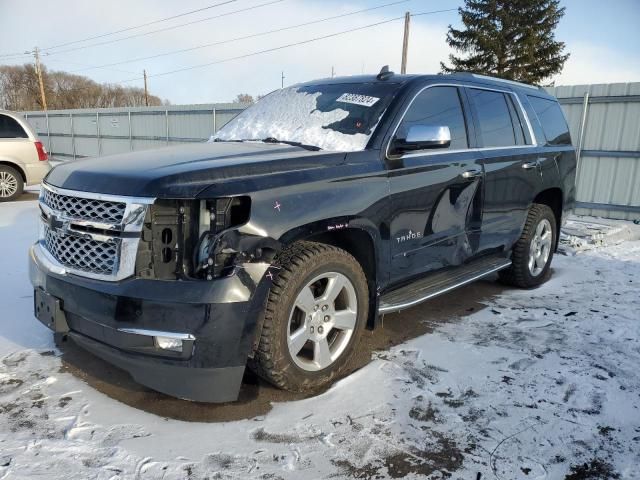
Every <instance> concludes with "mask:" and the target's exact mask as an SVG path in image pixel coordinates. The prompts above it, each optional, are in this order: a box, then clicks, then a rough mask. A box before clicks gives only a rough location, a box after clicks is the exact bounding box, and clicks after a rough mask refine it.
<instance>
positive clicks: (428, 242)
mask: <svg viewBox="0 0 640 480" xmlns="http://www.w3.org/2000/svg"><path fill="white" fill-rule="evenodd" d="M479 160H480V155H479V154H478V152H475V151H472V150H469V151H466V152H456V153H439V154H435V155H434V154H430V155H429V154H428V155H423V156H412V157H409V158H404V159H402V160H398V162H402V164H401V165H398V166H397V168H395V169H393V170H391V171H390V173H389V182H390V190H391V192H390V199H391V208H392V212H393V216H392V219H391V229H390V230H391V235H390V236H391V239H390V241H391V257H392V260H391V263H392V269H393V270H392V273H391V279H392V281H393V280H394V279H396V280H399V279H402V278H407V277H411V276H417V275H421V274H423V273H425V272H429V271H432V270H438V269H441V268H445V267H449V266H454V265H460V264H461V263H463V262H464V261H466V260H468V259H469V258H471V257H473V256H474V255H475V254H476V252H477V249H478V232H479V227H480V222H481V211H482V198H481V192H482V189H481V188H480V185H481V178H482V176H481V175H480V176H477V177H475V178H465V177H464V176H463V174H464V173H465V172H470V171H480V172H481V170H482V165H481V163H480V161H479Z"/></svg>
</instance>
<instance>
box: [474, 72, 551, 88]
mask: <svg viewBox="0 0 640 480" xmlns="http://www.w3.org/2000/svg"><path fill="white" fill-rule="evenodd" d="M471 76H472V77H474V78H477V79H478V80H491V81H494V82H503V83H508V84H510V85H515V86H517V87H526V88H532V89H533V90H537V91H540V88H539V87H536V86H535V85H529V84H528V83H523V82H517V81H515V80H509V79H507V78H498V77H490V76H489V75H480V74H479V73H472V74H471Z"/></svg>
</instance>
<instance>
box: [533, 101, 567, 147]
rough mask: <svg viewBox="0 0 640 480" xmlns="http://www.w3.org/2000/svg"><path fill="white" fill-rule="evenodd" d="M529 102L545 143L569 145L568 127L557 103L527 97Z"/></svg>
mask: <svg viewBox="0 0 640 480" xmlns="http://www.w3.org/2000/svg"><path fill="white" fill-rule="evenodd" d="M529 102H530V103H531V106H532V107H533V110H534V111H535V112H536V115H537V116H538V120H540V124H541V125H542V130H543V131H544V136H545V137H547V143H549V144H551V145H571V135H570V134H569V127H568V126H567V121H566V120H565V119H564V115H563V114H562V109H561V108H560V105H559V104H558V102H556V101H554V100H547V99H546V98H539V97H529Z"/></svg>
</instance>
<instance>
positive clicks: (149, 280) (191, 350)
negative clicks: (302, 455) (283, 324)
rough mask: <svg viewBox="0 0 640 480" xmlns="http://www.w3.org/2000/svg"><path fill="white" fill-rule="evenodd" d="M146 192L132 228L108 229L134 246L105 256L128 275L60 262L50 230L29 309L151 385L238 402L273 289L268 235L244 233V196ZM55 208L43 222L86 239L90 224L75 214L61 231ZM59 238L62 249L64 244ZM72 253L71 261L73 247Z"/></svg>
mask: <svg viewBox="0 0 640 480" xmlns="http://www.w3.org/2000/svg"><path fill="white" fill-rule="evenodd" d="M60 194H62V193H60ZM64 195H65V197H64V198H65V201H66V202H71V201H73V202H75V203H73V204H74V205H75V204H76V203H78V202H84V203H83V204H85V203H86V204H90V205H98V204H100V202H104V201H106V200H104V199H95V198H90V197H89V195H90V194H87V193H85V192H79V191H68V190H67V191H65V192H64ZM109 200H110V201H112V200H114V199H109ZM147 200H148V201H147V203H146V204H145V205H144V208H143V209H141V210H140V212H141V215H140V217H139V218H138V222H137V223H136V227H137V229H138V231H130V230H126V229H124V230H126V231H124V230H123V231H124V233H122V234H120V236H117V235H116V234H117V233H119V231H116V230H113V231H110V234H111V235H112V236H116V239H115V240H113V243H114V245H116V246H117V245H120V244H124V243H125V240H126V241H127V242H129V243H130V244H131V245H134V244H137V248H130V249H124V248H121V249H119V250H118V249H116V248H115V247H113V248H112V250H114V252H115V253H114V255H113V257H109V259H110V261H112V263H113V264H114V265H121V264H124V265H125V266H127V268H130V269H129V270H128V271H127V272H128V274H127V275H126V277H123V276H121V273H122V272H123V271H124V270H114V272H115V273H114V274H113V275H101V276H100V277H99V278H97V277H96V276H95V275H94V276H89V275H88V274H87V273H86V272H84V271H82V270H80V269H78V268H76V269H72V268H70V267H68V266H66V265H63V264H61V263H60V261H59V260H58V259H57V258H58V257H54V256H52V255H51V252H49V251H48V250H47V245H48V244H47V243H46V241H45V240H46V239H45V240H42V239H41V240H40V241H38V242H37V243H36V244H34V245H33V246H32V248H31V252H30V277H31V282H32V284H33V286H34V291H35V294H34V306H35V308H36V316H37V318H39V319H40V320H41V321H42V322H43V323H44V324H45V325H46V326H47V327H48V328H50V329H52V330H53V331H54V332H55V333H57V334H59V335H65V336H67V337H69V338H71V339H72V340H73V341H74V342H75V343H76V344H78V345H80V346H81V347H83V348H85V349H87V350H89V351H91V352H93V353H94V354H96V355H98V356H100V357H102V358H103V359H105V360H107V361H108V362H110V363H113V364H114V365H117V366H119V367H121V368H123V369H124V370H126V371H128V372H129V373H130V374H131V375H132V376H133V377H134V379H135V380H136V381H137V382H139V383H141V384H143V385H147V386H149V387H151V388H153V389H154V390H158V391H161V392H164V393H167V394H169V395H173V396H177V397H180V398H186V399H190V400H197V401H205V402H226V401H231V400H235V399H236V398H237V395H238V392H239V389H240V385H241V380H242V376H243V373H244V369H245V366H246V361H247V358H248V357H249V356H250V355H251V352H252V350H253V348H254V346H255V344H254V342H255V335H256V331H257V329H258V326H259V322H260V318H261V317H262V311H263V308H264V303H265V300H266V297H267V294H268V291H269V288H270V286H271V282H270V279H269V278H268V276H267V273H268V270H269V267H270V262H271V261H272V259H273V254H274V252H275V245H276V244H275V242H274V241H273V240H271V239H269V238H267V237H265V236H260V235H256V234H255V233H249V232H244V231H241V229H242V228H243V227H246V225H247V224H248V222H249V218H250V210H251V200H250V198H249V197H248V196H238V197H225V198H218V199H207V200H182V199H175V200H172V199H156V200H152V199H147ZM43 202H44V200H41V203H42V204H43V205H44V203H43ZM121 203H123V204H125V203H126V202H121ZM126 205H129V204H128V203H126ZM44 207H46V205H44ZM56 208H58V204H56ZM126 208H129V207H126ZM74 211H79V210H74ZM60 215H61V214H60V212H59V211H57V210H56V211H53V210H52V211H51V215H49V217H46V218H45V217H44V216H43V220H42V221H43V225H45V227H46V225H53V226H50V227H49V228H57V229H58V230H60V232H61V233H59V235H63V234H64V235H67V236H68V235H71V234H73V235H74V236H73V239H77V240H75V241H77V242H87V241H89V240H87V239H86V238H85V237H87V235H88V234H89V230H87V229H90V228H91V229H95V228H94V227H93V226H91V227H88V226H87V225H88V224H87V222H86V221H85V222H84V223H82V222H80V221H79V220H78V219H75V220H73V221H72V223H71V227H69V228H67V229H66V230H64V233H62V232H63V231H62V230H61V229H62V227H58V226H57V225H58V223H60V222H57V223H56V221H54V220H52V219H53V218H54V217H55V218H57V216H60ZM45 221H46V222H48V223H44V222H45ZM62 223H64V222H62ZM76 224H77V225H80V226H82V227H83V228H84V230H78V228H76ZM94 224H95V222H93V223H92V225H94ZM63 227H64V225H63ZM45 229H46V228H45ZM58 230H56V231H58ZM91 234H92V235H94V236H95V235H97V233H94V232H93V230H91ZM100 234H101V235H102V233H100ZM67 236H64V238H63V240H64V241H66V242H67V243H69V242H71V240H69V239H67ZM103 236H104V235H103ZM61 238H62V237H61ZM92 241H96V240H92ZM67 243H64V244H61V245H60V246H59V249H61V248H63V247H65V248H67V249H68V248H69V247H67V246H66V245H67ZM129 243H127V245H129ZM109 245H111V243H109ZM78 248H80V247H78ZM94 250H95V249H94ZM54 251H55V252H57V251H58V250H54ZM107 253H110V251H109V252H107ZM60 255H62V254H60ZM74 255H75V256H74V257H73V258H71V257H70V258H71V260H73V259H75V258H76V257H79V255H80V253H79V251H78V252H76V253H74ZM96 255H102V256H105V255H106V253H100V254H96ZM125 257H126V258H125ZM60 258H62V257H60ZM65 258H66V257H65ZM87 258H88V257H87ZM71 260H69V261H71ZM95 261H96V260H95V259H94V263H95ZM105 261H106V260H105ZM114 268H115V267H114ZM39 310H41V311H39ZM50 311H55V315H54V316H53V317H52V316H51V315H50V314H49V312H50ZM50 317H51V318H50Z"/></svg>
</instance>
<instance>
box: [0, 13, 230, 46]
mask: <svg viewBox="0 0 640 480" xmlns="http://www.w3.org/2000/svg"><path fill="white" fill-rule="evenodd" d="M237 1H238V0H226V1H224V2H220V3H214V4H213V5H208V6H206V7H202V8H198V9H196V10H190V11H188V12H184V13H179V14H177V15H172V16H171V17H165V18H159V19H158V20H153V21H151V22H147V23H142V24H140V25H135V26H133V27H127V28H123V29H120V30H115V31H113V32H108V33H103V34H101V35H94V36H92V37H86V38H81V39H80V40H74V41H72V42H66V43H59V44H58V45H52V46H50V47H44V48H41V49H40V50H52V49H54V48H59V47H66V46H67V45H74V44H76V43H82V42H86V41H88V40H96V39H98V38H104V37H109V36H111V35H116V34H118V33H124V32H129V31H131V30H136V29H138V28H142V27H148V26H149V25H155V24H156V23H161V22H166V21H168V20H174V19H176V18H180V17H185V16H187V15H191V14H193V13H198V12H202V11H205V10H210V9H212V8H215V7H221V6H223V5H227V4H228V3H233V2H237ZM15 56H25V53H23V52H16V53H3V54H0V57H15Z"/></svg>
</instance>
